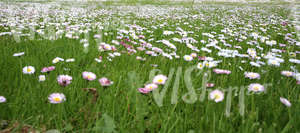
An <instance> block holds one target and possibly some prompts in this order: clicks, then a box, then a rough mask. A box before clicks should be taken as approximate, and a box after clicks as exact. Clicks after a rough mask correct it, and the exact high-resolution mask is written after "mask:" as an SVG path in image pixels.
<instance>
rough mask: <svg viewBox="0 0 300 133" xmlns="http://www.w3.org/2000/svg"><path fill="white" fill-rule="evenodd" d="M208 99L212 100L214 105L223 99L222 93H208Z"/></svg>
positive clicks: (216, 91) (214, 91)
mask: <svg viewBox="0 0 300 133" xmlns="http://www.w3.org/2000/svg"><path fill="white" fill-rule="evenodd" d="M209 98H210V99H211V100H214V101H215V102H216V103H217V102H221V101H222V100H223V99H224V93H223V92H222V91H220V90H218V89H217V90H213V91H212V92H210V93H209Z"/></svg>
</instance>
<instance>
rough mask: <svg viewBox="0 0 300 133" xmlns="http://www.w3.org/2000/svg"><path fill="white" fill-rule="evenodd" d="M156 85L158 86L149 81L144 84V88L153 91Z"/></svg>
mask: <svg viewBox="0 0 300 133" xmlns="http://www.w3.org/2000/svg"><path fill="white" fill-rule="evenodd" d="M157 87H158V86H157V85H156V84H153V83H151V84H147V85H145V90H146V91H153V90H154V89H156V88H157Z"/></svg>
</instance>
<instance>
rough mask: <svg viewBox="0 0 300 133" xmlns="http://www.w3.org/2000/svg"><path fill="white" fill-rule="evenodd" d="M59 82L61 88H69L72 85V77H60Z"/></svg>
mask: <svg viewBox="0 0 300 133" xmlns="http://www.w3.org/2000/svg"><path fill="white" fill-rule="evenodd" d="M57 82H58V84H60V85H61V86H67V85H69V84H71V82H72V77H71V76H69V75H59V76H58V77H57Z"/></svg>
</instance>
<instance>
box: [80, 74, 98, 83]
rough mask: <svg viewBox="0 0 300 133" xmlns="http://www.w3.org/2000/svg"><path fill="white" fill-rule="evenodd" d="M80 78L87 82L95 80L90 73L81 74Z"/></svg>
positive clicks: (94, 76)
mask: <svg viewBox="0 0 300 133" xmlns="http://www.w3.org/2000/svg"><path fill="white" fill-rule="evenodd" d="M82 77H83V78H84V79H86V80H88V81H92V80H95V79H96V74H94V73H92V72H83V73H82Z"/></svg>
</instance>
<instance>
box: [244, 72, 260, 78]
mask: <svg viewBox="0 0 300 133" xmlns="http://www.w3.org/2000/svg"><path fill="white" fill-rule="evenodd" d="M245 77H246V78H249V79H259V78H260V75H259V73H254V72H245Z"/></svg>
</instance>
